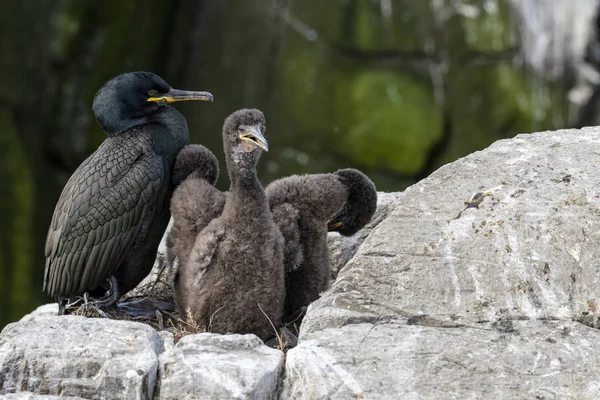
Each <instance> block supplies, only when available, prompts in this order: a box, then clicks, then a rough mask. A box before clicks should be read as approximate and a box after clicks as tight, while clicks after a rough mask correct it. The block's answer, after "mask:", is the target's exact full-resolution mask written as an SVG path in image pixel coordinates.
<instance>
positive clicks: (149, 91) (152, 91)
mask: <svg viewBox="0 0 600 400" xmlns="http://www.w3.org/2000/svg"><path fill="white" fill-rule="evenodd" d="M157 95H158V90H154V89H152V90H148V96H150V97H156V96H157Z"/></svg>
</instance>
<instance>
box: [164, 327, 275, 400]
mask: <svg viewBox="0 0 600 400" xmlns="http://www.w3.org/2000/svg"><path fill="white" fill-rule="evenodd" d="M283 358H284V356H283V353H282V352H281V351H279V350H275V349H271V348H269V347H266V346H265V345H264V344H263V343H262V341H261V340H260V339H259V338H258V337H256V336H254V335H218V334H212V333H199V334H195V335H188V336H184V337H183V338H182V339H181V340H180V341H179V342H178V343H177V344H176V345H175V347H174V348H172V349H170V350H167V351H166V352H165V353H163V354H162V355H161V356H160V395H159V398H161V399H274V398H275V397H276V395H277V386H278V382H279V380H280V374H281V370H282V367H283Z"/></svg>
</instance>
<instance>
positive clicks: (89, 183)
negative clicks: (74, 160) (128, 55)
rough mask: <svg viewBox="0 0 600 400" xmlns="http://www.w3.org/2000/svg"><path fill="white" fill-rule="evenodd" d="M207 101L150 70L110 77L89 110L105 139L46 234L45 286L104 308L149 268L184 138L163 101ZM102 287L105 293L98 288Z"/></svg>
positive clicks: (68, 189)
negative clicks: (94, 297)
mask: <svg viewBox="0 0 600 400" xmlns="http://www.w3.org/2000/svg"><path fill="white" fill-rule="evenodd" d="M183 100H211V101H212V95H211V94H210V93H207V92H188V91H180V90H175V89H172V88H171V87H170V86H169V85H168V84H167V83H166V82H165V81H164V80H163V79H162V78H160V77H159V76H157V75H155V74H152V73H149V72H131V73H126V74H122V75H119V76H117V77H116V78H114V79H112V80H110V81H108V82H107V83H106V84H105V85H104V86H103V87H102V88H101V89H100V90H99V91H98V93H96V96H95V98H94V103H93V111H94V113H95V115H96V120H97V122H98V124H99V125H100V127H101V128H102V129H103V130H104V131H105V132H106V135H107V136H108V137H107V139H106V140H105V141H104V142H103V143H102V144H101V145H100V147H99V148H98V149H97V150H96V151H95V152H94V153H93V154H92V155H91V156H90V157H88V158H87V159H86V160H85V161H84V162H83V163H82V164H81V165H80V166H79V167H78V168H77V170H76V171H75V172H74V173H73V175H72V176H71V177H70V179H69V180H68V182H67V184H66V185H65V188H64V189H63V191H62V194H61V196H60V198H59V200H58V203H57V204H56V208H55V211H54V215H53V217H52V222H51V225H50V229H49V231H48V236H47V239H46V248H45V255H46V270H45V274H44V291H45V292H46V293H47V294H48V295H49V296H51V297H53V298H55V299H57V300H58V302H59V304H60V310H61V312H63V311H64V304H65V302H66V301H68V300H69V299H70V300H72V299H73V298H74V297H75V296H77V295H82V294H84V293H86V292H88V293H90V294H92V295H104V297H102V298H99V299H98V301H97V304H99V305H109V304H112V303H114V302H115V301H116V300H118V298H119V297H120V296H121V295H122V294H124V293H126V292H127V291H129V290H131V289H132V288H134V287H135V286H136V285H137V284H138V283H139V282H140V281H141V280H142V279H143V278H144V277H145V276H146V275H147V274H148V273H149V271H150V269H151V268H152V264H153V261H154V258H155V255H156V250H157V247H158V245H159V242H160V240H161V237H162V235H163V232H164V230H165V228H166V226H167V223H168V221H169V200H170V197H171V194H172V190H173V185H172V181H171V173H172V169H173V162H174V161H175V156H176V154H177V153H178V152H179V150H181V148H183V147H184V146H185V145H186V144H187V143H188V142H189V134H188V128H187V123H186V121H185V118H184V117H183V115H181V114H180V113H179V112H178V111H177V110H175V109H174V108H172V107H170V106H168V105H167V104H168V103H171V102H175V101H183ZM106 290H108V292H107V293H104V292H105V291H106Z"/></svg>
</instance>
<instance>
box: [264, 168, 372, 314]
mask: <svg viewBox="0 0 600 400" xmlns="http://www.w3.org/2000/svg"><path fill="white" fill-rule="evenodd" d="M266 192H267V196H268V198H269V204H270V207H271V210H272V212H273V217H274V219H275V223H276V224H277V225H278V226H279V228H280V230H281V232H282V234H283V236H284V239H285V248H284V255H285V258H284V259H285V270H286V297H285V310H284V316H285V319H286V320H290V319H293V318H295V317H296V316H298V315H299V312H300V311H301V310H303V309H304V307H306V306H308V305H309V304H310V303H311V302H313V301H314V300H316V299H317V298H318V297H319V295H320V294H321V292H323V291H325V290H327V288H328V286H329V275H330V264H329V249H328V247H327V232H328V231H337V232H339V233H341V234H342V235H345V236H351V235H353V234H355V233H356V232H358V230H359V229H361V228H362V227H363V226H365V225H366V224H367V223H368V222H369V221H370V220H371V218H372V217H373V214H374V213H375V209H376V208H377V191H376V190H375V185H374V184H373V183H372V182H371V180H370V179H369V178H368V177H367V176H366V175H364V174H363V173H362V172H360V171H358V170H356V169H350V168H348V169H342V170H339V171H337V172H335V173H333V174H313V175H292V176H289V177H286V178H282V179H279V180H276V181H274V182H272V183H271V184H269V185H268V186H267V188H266Z"/></svg>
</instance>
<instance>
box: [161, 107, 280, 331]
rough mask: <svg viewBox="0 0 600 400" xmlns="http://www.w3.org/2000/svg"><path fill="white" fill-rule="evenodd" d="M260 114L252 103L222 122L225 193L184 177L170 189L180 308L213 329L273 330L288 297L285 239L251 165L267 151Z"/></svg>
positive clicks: (178, 303)
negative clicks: (175, 186)
mask: <svg viewBox="0 0 600 400" xmlns="http://www.w3.org/2000/svg"><path fill="white" fill-rule="evenodd" d="M264 130H265V118H264V115H263V113H262V112H260V111H259V110H254V109H244V110H239V111H236V112H234V113H233V114H231V115H230V116H229V117H228V118H227V119H226V120H225V124H224V126H223V145H224V149H225V156H226V162H227V171H228V174H229V180H230V189H229V192H228V193H227V195H225V194H224V193H222V192H220V191H218V190H217V189H216V188H215V187H214V186H212V185H211V184H210V183H208V182H206V181H205V180H201V179H187V180H185V181H184V182H183V183H182V184H181V185H180V186H179V187H178V188H177V189H176V190H175V193H174V194H173V199H172V201H171V212H172V214H173V221H174V222H173V232H172V236H173V242H174V245H175V251H176V252H177V256H178V258H179V270H178V273H177V275H176V278H175V300H176V303H177V307H178V309H179V312H180V313H181V314H182V315H188V313H189V314H191V316H192V317H193V318H194V320H195V321H196V322H197V323H198V324H200V325H204V326H206V328H207V329H208V330H209V331H211V332H217V333H254V334H256V335H257V336H259V337H260V338H261V339H263V340H265V339H267V338H270V337H272V336H274V335H275V332H274V331H273V329H274V328H278V327H279V325H280V321H281V316H282V311H283V301H284V296H285V284H284V270H283V238H282V236H281V233H280V231H279V229H278V228H277V226H276V225H275V223H274V221H273V216H272V214H271V211H270V209H269V203H268V200H267V196H266V193H265V191H264V189H263V187H262V185H261V184H260V182H259V181H258V178H257V175H256V164H257V162H258V159H259V157H260V154H261V153H262V151H263V150H264V151H266V150H268V145H267V141H266V140H265V138H264V136H263V132H264Z"/></svg>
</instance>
